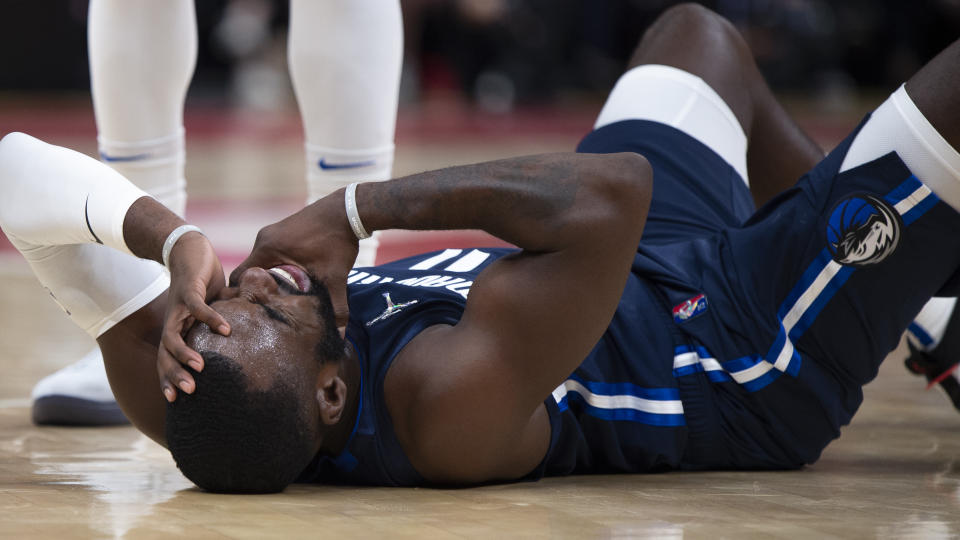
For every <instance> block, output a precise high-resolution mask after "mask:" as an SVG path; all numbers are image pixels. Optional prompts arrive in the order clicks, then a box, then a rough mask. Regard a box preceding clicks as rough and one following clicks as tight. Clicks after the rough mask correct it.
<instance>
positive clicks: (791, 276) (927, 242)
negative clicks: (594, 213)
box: [305, 120, 960, 485]
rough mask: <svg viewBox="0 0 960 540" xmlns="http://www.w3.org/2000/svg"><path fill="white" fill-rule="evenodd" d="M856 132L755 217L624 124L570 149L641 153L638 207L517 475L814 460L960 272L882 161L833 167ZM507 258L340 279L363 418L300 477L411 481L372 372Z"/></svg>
mask: <svg viewBox="0 0 960 540" xmlns="http://www.w3.org/2000/svg"><path fill="white" fill-rule="evenodd" d="M855 135H856V131H855V132H854V134H852V135H851V136H850V137H848V139H847V140H846V141H844V142H843V143H841V144H840V145H839V146H838V147H837V149H835V150H834V151H833V152H832V153H831V154H830V155H829V156H828V157H826V158H825V159H824V160H823V161H822V162H821V163H820V164H819V165H818V166H817V167H816V168H814V169H813V170H812V171H811V172H810V173H808V174H807V175H805V176H804V177H803V178H802V179H800V181H799V182H798V183H797V185H796V186H795V187H794V188H792V189H790V190H788V191H787V192H785V193H783V194H781V195H780V196H778V197H777V198H775V199H774V200H772V201H771V202H769V203H768V204H767V205H765V206H764V207H763V208H761V209H760V210H759V211H756V212H754V209H753V205H752V202H751V199H750V194H749V191H748V190H747V188H746V186H745V184H744V182H743V181H742V180H741V179H740V178H739V176H738V175H737V173H736V172H735V171H734V170H733V169H732V168H731V167H730V166H729V165H728V164H727V163H726V162H725V161H723V160H722V159H721V158H720V157H719V156H718V155H716V154H715V153H714V152H712V151H711V150H710V149H709V148H707V147H706V146H704V145H703V144H701V143H700V142H698V141H696V140H695V139H693V138H691V137H689V136H687V135H686V134H684V133H682V132H680V131H678V130H676V129H674V128H671V127H669V126H666V125H663V124H658V123H656V122H650V121H643V120H627V121H623V122H617V123H614V124H610V125H608V126H604V127H602V128H600V129H598V130H596V131H594V132H592V133H591V134H589V135H588V136H587V137H586V138H585V139H584V141H582V143H581V144H580V147H579V148H578V151H582V152H598V153H601V152H619V151H635V152H638V153H640V154H642V155H644V156H645V157H647V159H648V160H649V161H650V163H651V166H652V168H653V172H654V188H653V199H652V202H651V207H650V212H649V214H648V220H647V224H646V226H645V229H644V235H643V238H642V240H641V243H640V245H639V247H638V250H637V255H636V256H635V258H634V263H633V267H632V272H631V275H630V277H629V279H628V281H627V284H626V287H625V289H624V292H623V295H622V297H621V300H620V303H619V305H618V307H617V311H616V313H615V315H614V318H613V320H612V322H611V324H610V326H609V328H608V329H607V331H606V332H605V333H604V334H603V336H602V337H601V339H600V340H599V342H598V343H597V344H596V346H595V347H594V348H593V350H592V351H591V352H590V354H589V355H588V356H587V358H585V359H584V361H583V363H582V364H581V365H580V366H579V367H578V368H577V369H576V370H575V371H574V372H573V373H572V374H570V376H569V377H568V378H567V379H566V380H565V381H558V383H559V386H558V387H557V388H556V390H554V392H553V393H552V395H550V396H545V397H546V399H545V401H544V403H545V406H546V409H547V412H548V415H549V419H550V426H551V441H550V445H549V448H548V451H547V454H546V455H545V457H544V459H543V461H542V462H541V463H540V465H539V466H538V467H537V468H536V469H535V470H534V471H531V473H530V475H529V476H528V478H538V477H540V476H543V475H562V474H572V473H608V472H641V471H659V470H669V469H688V470H695V469H707V468H738V469H758V468H777V469H779V468H791V467H798V466H801V465H803V464H805V463H812V462H813V461H815V460H816V459H817V458H818V457H819V455H820V452H821V451H822V449H823V448H824V447H825V446H826V444H827V443H828V442H829V441H831V440H832V439H834V438H836V437H837V436H838V434H839V429H840V428H841V427H842V426H843V425H845V424H846V423H848V422H849V420H850V419H851V417H852V415H853V413H854V412H855V411H856V409H857V407H858V406H859V404H860V402H861V400H862V393H861V387H862V385H864V384H866V383H867V382H868V381H870V380H871V379H872V378H873V377H874V376H875V375H876V372H877V369H878V366H879V364H880V362H881V361H882V360H883V358H884V357H885V356H886V354H887V353H889V352H890V351H891V350H892V349H893V348H894V347H895V346H896V344H897V341H898V340H899V337H900V335H901V334H902V332H903V331H904V330H905V329H906V327H907V325H908V324H909V323H910V321H911V320H912V318H913V317H914V316H915V315H916V314H917V313H918V312H919V310H920V308H921V307H922V305H923V304H924V303H925V302H926V300H927V299H929V298H930V297H931V296H933V295H934V294H936V293H941V294H942V293H943V292H944V291H945V290H946V289H947V288H949V287H951V286H952V287H954V289H955V287H956V285H957V283H958V281H960V278H958V277H957V276H956V274H957V269H958V268H960V235H955V234H950V231H956V230H960V215H958V214H957V213H956V212H955V211H953V210H952V209H951V208H949V207H948V206H946V205H945V204H944V203H942V202H941V201H940V200H939V198H938V197H937V196H936V194H934V193H933V192H931V191H930V190H929V189H928V188H927V187H926V186H925V185H924V184H923V182H922V179H918V178H916V177H915V176H913V175H912V174H911V172H910V171H909V170H908V169H907V168H906V167H905V166H904V165H903V162H902V161H901V160H900V159H899V158H898V157H897V156H896V155H895V154H892V153H891V154H888V155H886V156H883V157H880V158H879V159H877V160H875V161H872V162H869V163H866V164H864V165H861V166H859V167H855V168H853V169H851V170H849V171H845V172H843V173H839V172H838V170H839V167H840V163H841V162H842V160H843V157H844V156H845V155H846V151H847V148H849V144H850V142H851V141H852V140H853V138H854V137H855ZM507 253H509V250H501V249H472V250H471V249H467V250H445V251H442V252H438V253H431V254H427V255H422V256H418V257H413V258H410V259H404V260H401V261H397V262H394V263H390V264H387V265H384V266H380V267H375V268H364V269H357V270H355V271H353V272H351V274H350V277H349V280H348V282H349V286H348V287H349V298H350V300H349V301H350V310H351V315H350V317H351V319H350V323H349V327H348V338H349V339H350V340H351V342H352V343H353V344H354V346H355V347H356V349H357V351H358V352H359V354H360V358H361V363H362V368H363V390H362V391H363V398H362V408H361V412H360V414H359V415H358V420H357V427H356V429H355V431H354V435H353V437H352V439H351V442H350V443H349V445H348V449H347V451H346V452H345V453H344V455H341V456H339V457H337V458H335V459H330V458H324V459H322V460H320V463H318V464H316V465H315V466H314V467H312V468H311V469H310V470H309V471H308V474H306V475H305V479H309V480H319V481H342V482H351V483H371V484H378V485H416V484H421V483H423V479H422V478H421V477H420V476H419V475H418V474H417V473H416V471H415V470H414V469H413V467H412V466H411V465H410V463H409V461H408V460H407V458H406V457H405V455H404V453H403V451H402V449H401V447H400V445H399V443H398V442H397V439H396V436H395V435H394V433H393V428H392V425H391V421H390V415H389V413H388V412H387V410H386V408H385V405H384V399H383V381H384V377H385V375H386V372H387V370H388V369H389V367H390V363H391V362H392V361H393V358H394V357H395V355H396V354H397V353H398V352H399V351H400V350H401V349H402V348H403V346H404V345H406V344H407V343H408V342H409V341H410V340H411V339H412V338H413V337H414V336H415V335H416V334H417V333H419V332H420V331H422V330H423V329H424V328H426V327H428V326H431V325H434V324H441V323H442V324H456V323H457V321H458V320H459V318H460V315H461V313H462V311H463V307H464V305H465V302H466V298H467V296H468V295H469V290H470V286H471V285H472V283H473V280H474V279H475V277H476V276H477V274H478V273H479V272H480V271H482V270H483V269H484V268H485V267H486V266H487V265H489V264H490V262H491V261H493V260H495V259H496V258H497V257H502V256H504V255H506V254H507ZM904 284H908V285H906V286H905V285H904ZM951 290H953V289H951ZM477 406H483V404H482V403H481V404H477Z"/></svg>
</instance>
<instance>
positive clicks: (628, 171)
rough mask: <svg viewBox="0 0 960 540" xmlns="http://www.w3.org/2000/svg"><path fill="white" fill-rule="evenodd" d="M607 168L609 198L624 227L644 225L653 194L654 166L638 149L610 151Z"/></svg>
mask: <svg viewBox="0 0 960 540" xmlns="http://www.w3.org/2000/svg"><path fill="white" fill-rule="evenodd" d="M606 159H607V161H608V165H607V166H606V167H605V169H606V171H607V174H606V175H605V176H606V179H607V184H608V186H609V194H610V201H611V203H612V204H613V207H614V209H615V212H616V213H617V214H618V216H617V220H618V222H619V223H620V225H621V227H622V226H623V225H626V224H628V223H629V224H632V225H635V226H637V227H642V226H643V223H644V222H645V221H646V217H647V210H648V209H649V206H650V198H651V197H652V195H653V169H652V168H651V166H650V162H649V161H647V159H646V158H645V157H643V156H642V155H640V154H637V153H635V152H620V153H616V154H607V156H606Z"/></svg>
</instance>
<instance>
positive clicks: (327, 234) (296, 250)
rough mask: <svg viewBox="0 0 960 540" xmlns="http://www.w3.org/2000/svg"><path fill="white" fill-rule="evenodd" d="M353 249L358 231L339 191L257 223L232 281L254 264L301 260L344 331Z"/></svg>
mask: <svg viewBox="0 0 960 540" xmlns="http://www.w3.org/2000/svg"><path fill="white" fill-rule="evenodd" d="M357 251H358V242H357V237H356V236H355V235H354V234H353V230H352V229H350V225H349V223H348V222H347V217H346V211H345V209H344V204H343V196H342V194H339V192H337V193H334V194H332V195H329V196H327V197H324V198H323V199H320V200H318V201H317V202H315V203H313V204H311V205H310V206H307V207H306V208H304V209H303V210H300V211H299V212H297V213H295V214H293V215H291V216H289V217H287V218H285V219H283V220H281V221H278V222H276V223H274V224H273V225H268V226H266V227H264V228H262V229H260V232H259V233H257V239H256V242H254V244H253V250H252V251H251V252H250V255H249V256H248V257H247V258H246V260H244V261H243V262H242V263H240V266H238V267H237V268H236V270H234V271H233V272H231V274H230V283H231V284H236V283H238V282H239V279H240V276H241V275H242V274H243V273H244V272H245V271H246V270H247V269H248V268H252V267H259V268H265V269H269V268H273V267H274V266H278V265H281V264H293V265H297V266H300V267H302V268H303V269H305V270H306V271H307V273H308V274H309V275H310V276H311V277H313V278H315V279H317V280H319V281H320V282H321V283H323V284H324V285H326V287H327V290H328V291H329V292H330V300H331V301H332V303H333V311H334V314H335V315H336V319H337V329H338V330H339V331H340V335H341V336H342V335H343V334H344V330H345V329H346V325H347V319H348V317H349V308H348V306H347V274H348V273H349V272H350V268H351V267H352V266H353V262H354V261H355V260H356V259H357Z"/></svg>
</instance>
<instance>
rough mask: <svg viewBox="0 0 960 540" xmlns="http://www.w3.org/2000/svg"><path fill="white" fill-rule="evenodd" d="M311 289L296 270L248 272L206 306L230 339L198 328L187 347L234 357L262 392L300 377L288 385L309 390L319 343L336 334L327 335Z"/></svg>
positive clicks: (312, 283) (327, 327) (309, 282)
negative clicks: (276, 382)
mask: <svg viewBox="0 0 960 540" xmlns="http://www.w3.org/2000/svg"><path fill="white" fill-rule="evenodd" d="M316 289H317V285H316V282H315V281H313V280H311V279H310V278H309V277H308V276H307V274H306V272H304V271H303V269H301V268H298V267H295V266H290V265H284V266H281V267H277V268H271V269H269V270H264V269H262V268H250V269H248V270H247V271H245V272H244V273H243V274H242V275H241V276H240V277H239V279H238V282H237V283H236V285H235V286H233V287H227V288H225V289H224V290H223V291H222V292H221V294H220V297H219V299H218V300H217V301H215V302H213V303H212V304H211V306H212V307H213V308H214V309H215V310H217V312H219V313H220V314H221V315H223V316H224V318H226V319H227V321H228V322H229V323H230V327H231V333H230V335H229V336H221V335H219V334H215V333H213V332H211V331H210V330H209V328H207V327H206V326H205V325H197V326H196V327H194V328H193V329H192V330H191V331H190V333H188V335H187V344H188V345H189V346H190V347H192V348H193V349H194V350H197V351H205V350H209V351H216V352H218V353H220V354H223V355H226V356H229V357H231V358H234V359H235V360H237V361H238V362H239V363H240V364H241V365H242V366H243V368H244V372H245V374H246V375H247V376H248V377H249V378H250V380H251V381H252V382H253V383H254V384H262V385H263V387H264V388H266V387H269V386H270V384H271V382H272V381H273V378H274V377H276V376H283V377H296V378H299V379H301V380H299V381H290V382H293V383H295V384H296V385H297V386H300V387H303V388H308V387H309V384H310V380H311V378H313V379H315V373H316V369H317V364H318V359H317V355H316V350H317V346H318V343H321V342H322V341H324V340H329V339H331V338H336V337H338V336H336V330H335V329H333V330H332V332H333V335H332V336H331V328H332V325H333V324H334V323H333V321H328V320H326V318H325V317H324V316H323V315H322V312H323V310H322V307H323V306H322V305H321V302H322V301H321V297H320V296H318V295H317V293H318V292H319V291H317V290H316ZM311 376H313V377H311Z"/></svg>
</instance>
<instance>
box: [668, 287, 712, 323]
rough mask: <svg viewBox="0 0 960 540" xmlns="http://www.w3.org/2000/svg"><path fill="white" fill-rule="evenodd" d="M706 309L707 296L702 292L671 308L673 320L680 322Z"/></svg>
mask: <svg viewBox="0 0 960 540" xmlns="http://www.w3.org/2000/svg"><path fill="white" fill-rule="evenodd" d="M706 310H707V297H706V295H703V294H698V295H696V296H694V297H693V298H690V299H688V300H686V301H685V302H683V303H682V304H679V305H677V306H674V308H673V322H675V323H682V322H684V321H688V320H690V319H692V318H694V317H696V316H697V315H700V314H701V313H703V312H704V311H706Z"/></svg>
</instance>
